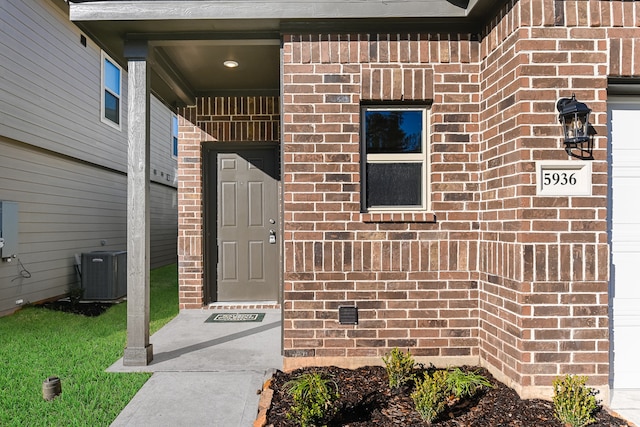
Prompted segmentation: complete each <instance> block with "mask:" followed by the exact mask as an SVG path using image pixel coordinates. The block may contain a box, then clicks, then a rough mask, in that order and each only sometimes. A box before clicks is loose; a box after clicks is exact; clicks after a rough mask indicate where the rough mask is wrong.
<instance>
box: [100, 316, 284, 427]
mask: <svg viewBox="0 0 640 427" xmlns="http://www.w3.org/2000/svg"><path fill="white" fill-rule="evenodd" d="M220 312H224V313H227V312H228V313H231V312H233V313H243V312H246V313H249V312H251V313H254V312H260V313H265V317H264V319H263V321H262V322H238V323H205V320H206V319H207V318H208V317H209V316H211V315H212V314H214V313H220ZM281 325H282V321H281V311H280V310H279V309H259V310H258V309H251V310H242V309H239V310H207V309H203V310H183V311H181V312H180V313H179V314H178V316H176V317H175V318H174V319H173V320H171V321H170V322H169V323H168V324H167V325H165V326H164V327H163V328H162V329H160V330H159V331H158V332H156V333H155V334H154V335H153V336H152V337H151V339H150V341H151V343H152V344H153V349H154V358H153V361H152V362H151V363H150V364H149V365H148V366H141V367H139V366H135V367H132V366H123V364H122V359H120V360H118V361H117V362H116V363H114V364H113V365H112V366H111V367H110V368H109V369H107V371H109V372H153V373H154V374H153V376H152V377H151V378H150V379H149V381H147V383H146V384H145V385H144V386H143V387H142V388H141V389H140V391H139V392H138V393H137V394H136V396H135V397H134V398H133V399H132V400H131V402H129V404H128V405H127V406H126V407H125V409H124V410H123V411H122V413H121V414H120V415H119V416H118V417H117V418H116V420H115V421H114V422H113V424H112V426H175V425H181V424H182V425H208V426H209V425H210V426H238V427H243V426H251V425H252V424H253V421H254V420H255V418H256V415H257V408H258V401H259V397H260V396H259V395H258V394H257V391H258V390H259V389H261V388H262V384H263V382H264V381H265V380H266V378H268V377H269V376H270V375H271V373H272V372H273V371H274V370H275V369H282V356H281V336H282V334H281Z"/></svg>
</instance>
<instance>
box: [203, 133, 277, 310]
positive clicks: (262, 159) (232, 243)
mask: <svg viewBox="0 0 640 427" xmlns="http://www.w3.org/2000/svg"><path fill="white" fill-rule="evenodd" d="M277 148H278V146H277V144H276V143H246V144H234V143H207V144H205V145H204V164H205V170H204V180H205V188H204V190H205V206H204V215H205V237H206V241H205V252H206V254H205V262H206V265H205V299H206V301H208V302H257V301H260V302H263V301H269V302H278V301H279V295H280V286H279V283H280V247H281V243H280V242H281V236H280V215H279V206H280V202H279V181H280V178H279V176H280V174H279V162H278V149H277Z"/></svg>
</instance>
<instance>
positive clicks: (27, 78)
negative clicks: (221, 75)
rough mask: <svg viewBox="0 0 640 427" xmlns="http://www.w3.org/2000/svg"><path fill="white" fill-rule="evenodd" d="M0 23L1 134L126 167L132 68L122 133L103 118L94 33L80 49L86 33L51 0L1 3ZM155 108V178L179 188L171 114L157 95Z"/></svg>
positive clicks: (124, 83) (124, 101)
mask: <svg viewBox="0 0 640 427" xmlns="http://www.w3.org/2000/svg"><path fill="white" fill-rule="evenodd" d="M0 25H1V26H0V28H2V31H3V33H2V37H0V58H2V61H0V75H1V76H2V78H1V79H0V135H2V136H5V137H8V138H11V139H14V140H16V141H21V142H24V143H26V144H30V145H33V146H36V147H40V148H43V149H45V150H50V151H54V152H57V153H61V154H65V155H67V156H71V157H74V158H77V159H80V160H84V161H87V162H90V163H95V164H98V165H100V166H104V167H107V168H111V169H114V170H117V171H120V172H126V171H127V117H126V112H127V73H126V70H123V74H122V94H121V98H120V101H121V105H120V108H121V110H122V123H121V124H122V130H117V129H114V128H113V127H111V126H109V125H108V124H106V123H103V122H102V121H101V120H100V103H101V99H100V95H101V56H100V49H99V48H98V47H97V46H96V45H95V44H94V43H93V42H92V41H91V39H89V38H87V46H86V47H84V46H82V44H81V43H80V35H81V34H82V32H81V31H80V30H79V29H78V28H77V27H75V25H73V24H71V23H70V22H69V20H68V18H67V17H65V16H64V14H63V13H62V12H61V11H60V10H59V9H58V8H56V7H55V6H53V5H52V4H51V3H50V2H48V1H46V0H34V1H29V2H22V1H4V2H0ZM121 65H123V64H121ZM125 65H126V64H125ZM150 108H151V141H152V148H151V170H152V174H151V179H152V180H154V181H157V182H160V183H162V184H167V185H171V186H177V183H176V182H175V181H174V179H173V178H174V177H175V176H176V173H175V171H176V168H177V166H176V161H175V159H172V157H171V111H170V110H169V109H168V108H166V107H165V106H164V105H163V104H162V103H161V102H160V101H159V100H157V99H156V98H155V97H152V98H151V106H150ZM153 170H156V171H157V174H155V175H154V174H153ZM161 172H162V175H161ZM167 174H168V175H170V176H171V179H170V180H167V179H166V175H167Z"/></svg>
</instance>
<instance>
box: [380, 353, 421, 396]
mask: <svg viewBox="0 0 640 427" xmlns="http://www.w3.org/2000/svg"><path fill="white" fill-rule="evenodd" d="M382 361H383V362H384V365H385V368H386V370H387V376H388V377H389V388H391V389H392V390H394V389H398V388H400V387H402V385H404V384H405V383H407V382H409V381H411V380H412V379H413V367H414V365H415V361H414V360H413V357H412V356H411V353H410V352H409V351H407V353H406V354H405V353H403V352H402V351H401V350H400V349H398V347H395V348H394V349H393V350H391V353H389V354H388V355H386V356H383V357H382Z"/></svg>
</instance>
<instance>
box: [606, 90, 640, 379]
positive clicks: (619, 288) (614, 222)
mask: <svg viewBox="0 0 640 427" xmlns="http://www.w3.org/2000/svg"><path fill="white" fill-rule="evenodd" d="M608 118H609V135H608V136H609V159H608V164H609V177H610V178H609V180H610V181H609V184H610V188H609V190H610V192H609V206H608V211H609V241H610V248H611V265H610V267H611V268H610V285H609V310H610V325H611V326H610V327H611V336H610V359H611V360H610V362H611V365H610V366H611V367H610V386H611V388H613V389H637V388H639V386H638V384H640V365H638V360H637V359H638V356H637V355H638V352H639V351H640V340H638V336H640V286H638V270H637V268H638V261H639V260H640V216H639V215H638V213H637V212H638V209H637V207H638V205H637V203H638V201H637V199H636V197H635V195H636V194H637V192H638V189H639V188H640V145H639V144H638V139H637V130H636V129H637V124H638V123H640V97H635V96H634V97H631V96H629V97H612V98H610V99H609V103H608Z"/></svg>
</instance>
